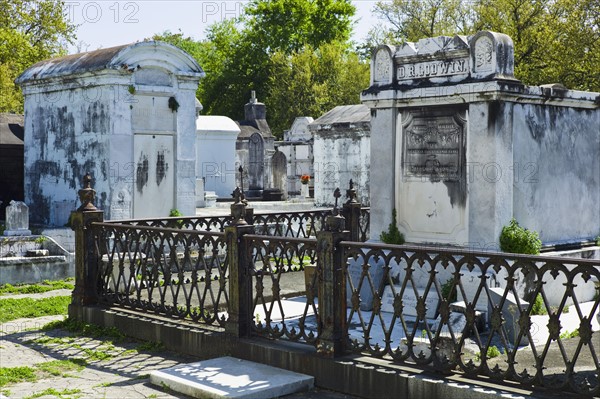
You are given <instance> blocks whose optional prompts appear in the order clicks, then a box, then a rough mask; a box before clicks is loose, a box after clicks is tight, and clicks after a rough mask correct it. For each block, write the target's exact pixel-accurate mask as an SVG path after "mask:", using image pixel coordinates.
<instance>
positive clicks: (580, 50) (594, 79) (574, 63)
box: [362, 0, 600, 91]
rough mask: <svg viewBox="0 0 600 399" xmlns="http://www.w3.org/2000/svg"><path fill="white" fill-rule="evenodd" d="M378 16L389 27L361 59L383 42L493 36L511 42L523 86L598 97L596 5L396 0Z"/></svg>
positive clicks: (375, 33)
mask: <svg viewBox="0 0 600 399" xmlns="http://www.w3.org/2000/svg"><path fill="white" fill-rule="evenodd" d="M374 12H375V13H376V14H378V15H379V17H380V18H381V19H382V20H384V21H386V22H387V23H388V24H389V26H388V28H381V27H378V28H377V29H375V30H372V31H371V33H370V36H369V38H368V39H367V41H366V43H365V44H364V45H363V46H362V51H363V53H366V48H372V47H373V46H374V45H376V44H379V43H381V42H383V41H385V42H389V43H400V42H402V41H416V40H418V39H420V38H424V37H431V36H439V35H454V34H473V33H475V32H477V31H479V30H492V31H496V32H501V33H505V34H507V35H509V36H510V37H511V38H512V40H513V42H514V49H515V76H516V77H517V78H518V79H520V80H521V81H522V82H523V83H525V84H529V85H539V84H545V83H561V84H563V85H565V86H566V87H568V88H571V89H578V90H591V91H600V70H599V69H598V65H600V2H599V1H598V0H556V1H551V2H550V1H546V0H475V1H474V2H471V1H466V0H425V1H417V0H393V1H392V2H391V3H389V2H380V3H377V5H376V7H375V9H374Z"/></svg>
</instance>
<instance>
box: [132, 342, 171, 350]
mask: <svg viewBox="0 0 600 399" xmlns="http://www.w3.org/2000/svg"><path fill="white" fill-rule="evenodd" d="M164 349H165V345H164V344H162V343H160V342H152V341H146V342H143V343H141V344H139V345H138V346H137V347H136V348H135V350H136V351H137V352H158V351H161V350H164Z"/></svg>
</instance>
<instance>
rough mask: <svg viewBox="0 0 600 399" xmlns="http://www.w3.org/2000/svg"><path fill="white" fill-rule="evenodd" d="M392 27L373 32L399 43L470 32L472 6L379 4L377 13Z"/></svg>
mask: <svg viewBox="0 0 600 399" xmlns="http://www.w3.org/2000/svg"><path fill="white" fill-rule="evenodd" d="M373 11H374V12H375V14H377V15H378V16H379V17H380V18H381V19H383V20H385V21H386V22H388V23H389V24H390V25H391V26H392V28H391V29H387V30H383V29H381V28H380V27H376V28H375V30H374V31H373V33H374V34H375V35H378V36H380V37H388V38H391V39H392V40H394V41H396V42H402V41H417V40H419V39H421V38H424V37H433V36H441V35H453V34H457V33H460V34H462V33H465V32H468V31H469V30H470V28H471V26H472V18H473V15H472V12H471V8H470V7H469V4H467V2H465V1H461V0H394V1H392V2H379V3H377V4H376V5H375V9H374V10H373Z"/></svg>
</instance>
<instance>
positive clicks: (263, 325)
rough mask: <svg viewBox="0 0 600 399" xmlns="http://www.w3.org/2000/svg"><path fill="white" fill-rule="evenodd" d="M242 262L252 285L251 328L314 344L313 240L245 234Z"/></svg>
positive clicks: (314, 267)
mask: <svg viewBox="0 0 600 399" xmlns="http://www.w3.org/2000/svg"><path fill="white" fill-rule="evenodd" d="M242 240H243V248H244V250H245V251H246V256H245V259H247V260H248V264H247V265H245V267H246V268H247V270H248V271H249V274H250V277H251V278H252V285H253V287H255V289H254V291H253V295H252V307H251V309H252V313H251V314H252V315H253V316H254V317H253V320H254V321H253V325H252V331H253V332H254V333H255V334H257V335H260V336H264V337H267V338H272V339H279V338H284V339H288V340H291V341H303V342H308V343H314V342H315V339H316V335H317V331H316V329H317V322H316V315H317V299H316V288H317V283H316V281H317V274H316V273H315V271H316V264H317V259H316V256H317V253H316V243H317V241H316V239H301V238H289V237H265V236H262V235H245V236H243V238H242Z"/></svg>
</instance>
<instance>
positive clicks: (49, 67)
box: [15, 41, 204, 84]
mask: <svg viewBox="0 0 600 399" xmlns="http://www.w3.org/2000/svg"><path fill="white" fill-rule="evenodd" d="M142 53H143V54H142ZM145 66H160V67H163V68H165V69H170V70H177V71H181V72H188V73H192V74H199V75H200V76H204V71H203V70H202V68H201V67H200V65H198V63H197V62H196V60H194V58H192V56H190V55H189V54H188V53H186V52H184V51H182V50H180V49H178V48H177V47H175V46H173V45H171V44H168V43H164V42H156V41H147V42H138V43H130V44H124V45H120V46H115V47H109V48H104V49H99V50H94V51H88V52H85V53H78V54H70V55H66V56H63V57H55V58H49V59H47V60H43V61H40V62H38V63H36V64H33V65H32V66H30V67H29V68H27V69H26V70H25V71H24V72H23V73H22V74H21V75H20V76H19V77H18V78H17V79H16V81H15V82H16V83H17V84H25V83H29V82H32V81H39V80H44V79H51V78H57V77H63V76H70V75H79V74H83V73H86V72H96V71H101V70H105V69H112V70H120V71H123V72H133V71H134V70H135V69H139V68H143V67H145Z"/></svg>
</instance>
